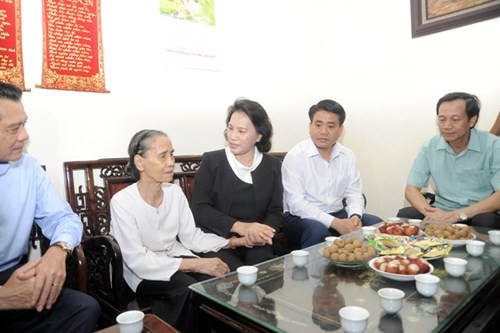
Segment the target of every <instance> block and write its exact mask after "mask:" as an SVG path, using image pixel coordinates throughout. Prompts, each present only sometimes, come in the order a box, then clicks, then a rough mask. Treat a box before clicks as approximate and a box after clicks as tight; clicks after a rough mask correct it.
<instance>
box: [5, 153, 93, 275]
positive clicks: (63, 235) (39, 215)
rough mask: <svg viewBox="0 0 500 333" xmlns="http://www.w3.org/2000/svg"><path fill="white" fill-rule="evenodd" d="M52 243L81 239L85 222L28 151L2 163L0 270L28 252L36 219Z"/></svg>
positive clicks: (73, 241)
mask: <svg viewBox="0 0 500 333" xmlns="http://www.w3.org/2000/svg"><path fill="white" fill-rule="evenodd" d="M34 221H35V222H36V223H37V224H38V225H39V226H40V227H41V229H42V232H43V234H44V235H45V237H47V238H48V239H50V240H51V242H50V244H51V245H52V244H54V243H56V242H59V241H62V242H66V243H68V244H69V245H71V246H72V247H73V248H74V247H75V246H77V245H78V244H79V243H80V240H81V237H82V230H83V225H82V222H81V221H80V219H79V218H78V216H77V215H76V214H75V213H74V212H73V211H72V210H71V207H70V206H69V204H68V203H67V202H66V201H64V200H62V199H61V198H60V196H59V195H58V194H57V192H56V190H55V189H54V187H53V186H52V184H51V183H50V180H49V177H48V176H47V174H46V172H45V171H44V170H43V169H42V167H41V166H40V164H39V163H38V162H37V161H36V160H35V159H34V158H33V157H31V156H29V155H26V154H24V155H23V157H22V158H21V159H19V160H18V161H13V162H8V163H0V271H4V270H6V269H8V268H10V267H13V266H14V265H16V264H17V263H19V261H20V260H21V258H22V256H23V255H25V254H26V253H27V252H28V246H29V236H30V232H31V228H32V226H33V222H34Z"/></svg>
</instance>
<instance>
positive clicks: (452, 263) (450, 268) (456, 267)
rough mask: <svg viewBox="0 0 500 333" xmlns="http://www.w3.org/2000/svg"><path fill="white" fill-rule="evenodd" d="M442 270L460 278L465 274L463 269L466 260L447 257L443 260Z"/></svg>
mask: <svg viewBox="0 0 500 333" xmlns="http://www.w3.org/2000/svg"><path fill="white" fill-rule="evenodd" d="M443 261H444V268H445V269H446V271H447V272H448V274H450V275H451V276H454V277H461V276H462V275H464V273H465V268H466V266H467V260H465V259H462V258H455V257H447V258H444V259H443Z"/></svg>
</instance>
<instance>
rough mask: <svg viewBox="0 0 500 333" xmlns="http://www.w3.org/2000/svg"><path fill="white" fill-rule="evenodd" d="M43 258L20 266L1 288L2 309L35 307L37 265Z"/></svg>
mask: <svg viewBox="0 0 500 333" xmlns="http://www.w3.org/2000/svg"><path fill="white" fill-rule="evenodd" d="M40 262H41V258H38V259H37V260H34V261H31V262H29V263H27V264H26V265H23V266H21V267H19V268H18V269H17V270H16V271H14V273H12V275H11V276H10V278H9V280H7V282H6V283H5V284H4V285H3V286H2V288H0V310H20V309H31V308H33V306H32V303H31V299H32V295H33V288H34V286H35V267H36V266H37V265H39V264H40Z"/></svg>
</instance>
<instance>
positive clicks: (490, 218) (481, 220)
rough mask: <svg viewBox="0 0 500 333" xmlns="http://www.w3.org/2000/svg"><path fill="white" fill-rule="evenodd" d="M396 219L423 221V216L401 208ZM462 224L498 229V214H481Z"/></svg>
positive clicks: (410, 209) (417, 212) (411, 209)
mask: <svg viewBox="0 0 500 333" xmlns="http://www.w3.org/2000/svg"><path fill="white" fill-rule="evenodd" d="M397 216H398V217H405V218H409V219H421V220H423V219H424V217H425V216H424V214H422V213H420V212H419V211H418V210H417V209H416V208H414V207H405V208H401V209H400V210H399V211H398V215H397ZM463 223H466V224H469V225H471V226H475V227H485V228H491V229H500V214H498V213H483V214H477V215H476V216H474V217H473V218H471V219H468V220H467V221H464V222H463Z"/></svg>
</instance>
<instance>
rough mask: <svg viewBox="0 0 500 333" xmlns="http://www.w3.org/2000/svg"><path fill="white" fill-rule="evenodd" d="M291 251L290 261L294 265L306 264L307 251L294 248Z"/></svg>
mask: <svg viewBox="0 0 500 333" xmlns="http://www.w3.org/2000/svg"><path fill="white" fill-rule="evenodd" d="M291 253H292V261H293V263H294V265H295V266H299V267H301V266H304V265H305V264H307V258H308V257H309V252H307V251H305V250H294V251H292V252H291Z"/></svg>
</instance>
